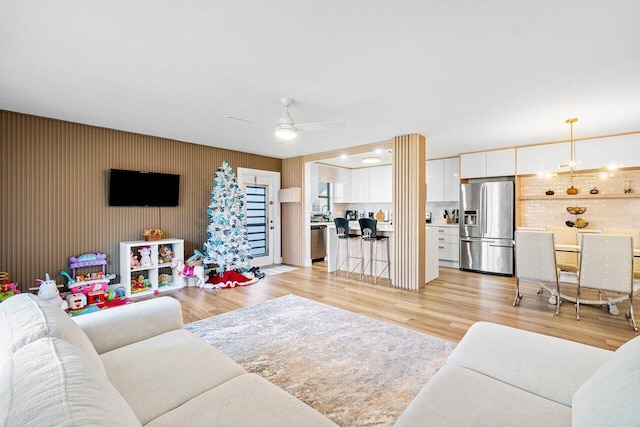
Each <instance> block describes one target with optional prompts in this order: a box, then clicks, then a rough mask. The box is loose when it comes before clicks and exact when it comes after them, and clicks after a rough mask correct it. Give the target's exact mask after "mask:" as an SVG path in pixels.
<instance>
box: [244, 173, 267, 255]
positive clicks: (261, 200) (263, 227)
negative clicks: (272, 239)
mask: <svg viewBox="0 0 640 427" xmlns="http://www.w3.org/2000/svg"><path fill="white" fill-rule="evenodd" d="M246 203H247V232H248V234H249V246H250V247H251V255H253V256H254V257H256V256H263V255H268V254H269V242H268V236H269V234H268V232H267V224H268V218H267V212H268V211H267V187H266V186H259V185H247V202H246Z"/></svg>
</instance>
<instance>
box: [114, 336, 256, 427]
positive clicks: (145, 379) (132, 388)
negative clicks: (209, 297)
mask: <svg viewBox="0 0 640 427" xmlns="http://www.w3.org/2000/svg"><path fill="white" fill-rule="evenodd" d="M101 357H102V360H103V362H104V366H105V369H106V371H107V376H108V377H109V380H111V383H112V384H113V385H114V386H115V388H116V389H117V390H118V391H119V392H120V394H122V397H124V399H125V400H126V401H127V403H128V404H129V406H131V408H132V409H133V411H134V412H135V414H136V416H137V417H138V419H139V420H140V421H141V422H142V423H143V424H147V423H148V422H150V421H151V420H153V419H154V418H156V417H158V416H160V415H162V414H164V413H165V412H168V411H170V410H172V409H174V408H176V407H178V406H180V405H182V404H184V403H185V402H187V401H188V400H190V399H192V398H194V397H196V396H197V395H199V394H201V393H204V392H205V391H207V390H209V389H212V388H214V387H217V386H219V385H220V384H222V383H224V382H226V381H228V380H230V379H231V378H233V377H236V376H238V375H242V374H245V373H246V371H245V370H244V369H242V367H241V366H240V365H238V364H237V363H236V362H234V361H233V360H232V359H230V358H229V357H228V356H225V355H224V354H223V353H222V352H221V351H219V350H217V349H215V348H214V347H212V346H211V345H209V344H207V343H206V342H204V341H203V340H201V339H200V338H198V337H196V336H195V335H193V334H192V333H191V332H188V331H186V330H184V329H179V330H175V331H171V332H167V333H164V334H162V335H158V336H155V337H152V338H149V339H146V340H144V341H140V342H136V343H133V344H130V345H128V346H125V347H120V348H117V349H115V350H112V351H109V352H107V353H103V354H102V355H101ZM265 398H266V399H268V397H267V396H265ZM180 424H181V425H188V424H185V423H180Z"/></svg>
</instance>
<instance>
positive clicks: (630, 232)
mask: <svg viewBox="0 0 640 427" xmlns="http://www.w3.org/2000/svg"><path fill="white" fill-rule="evenodd" d="M602 233H603V234H612V235H615V236H631V237H633V249H636V250H637V249H640V229H637V228H605V229H603V230H602ZM633 279H634V280H640V258H635V257H634V258H633Z"/></svg>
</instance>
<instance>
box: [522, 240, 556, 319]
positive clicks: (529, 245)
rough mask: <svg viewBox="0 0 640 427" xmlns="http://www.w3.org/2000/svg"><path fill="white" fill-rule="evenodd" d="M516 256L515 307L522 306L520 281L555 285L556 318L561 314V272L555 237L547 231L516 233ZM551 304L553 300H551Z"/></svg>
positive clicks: (553, 294) (553, 293)
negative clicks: (557, 264)
mask: <svg viewBox="0 0 640 427" xmlns="http://www.w3.org/2000/svg"><path fill="white" fill-rule="evenodd" d="M515 242H516V245H515V255H516V298H515V300H514V301H513V306H514V307H515V306H517V305H518V304H520V300H521V299H522V295H521V294H520V280H530V281H534V282H537V283H538V284H540V285H541V286H542V284H543V283H551V284H555V292H554V291H551V295H552V297H553V298H554V302H555V305H556V316H557V315H558V314H559V313H560V282H559V280H558V276H559V274H560V270H559V269H558V268H557V266H556V251H555V244H554V235H553V233H551V232H547V231H518V230H516V232H515ZM550 302H551V299H550Z"/></svg>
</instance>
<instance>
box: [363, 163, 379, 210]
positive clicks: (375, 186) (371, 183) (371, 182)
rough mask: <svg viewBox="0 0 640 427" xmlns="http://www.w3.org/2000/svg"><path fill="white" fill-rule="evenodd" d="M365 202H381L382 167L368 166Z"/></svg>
mask: <svg viewBox="0 0 640 427" xmlns="http://www.w3.org/2000/svg"><path fill="white" fill-rule="evenodd" d="M368 173H369V179H368V187H369V188H368V191H367V200H366V201H367V202H382V168H381V167H375V168H368Z"/></svg>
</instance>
